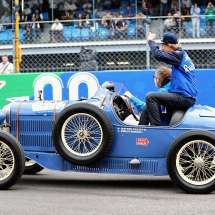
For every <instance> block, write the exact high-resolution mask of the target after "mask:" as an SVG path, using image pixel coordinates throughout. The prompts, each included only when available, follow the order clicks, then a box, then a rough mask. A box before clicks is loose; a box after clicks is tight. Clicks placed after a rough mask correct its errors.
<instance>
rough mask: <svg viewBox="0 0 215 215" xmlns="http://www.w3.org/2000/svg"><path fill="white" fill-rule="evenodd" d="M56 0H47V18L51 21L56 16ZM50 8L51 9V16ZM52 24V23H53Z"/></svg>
mask: <svg viewBox="0 0 215 215" xmlns="http://www.w3.org/2000/svg"><path fill="white" fill-rule="evenodd" d="M57 8H58V1H56V0H49V11H48V13H49V19H50V20H51V21H53V20H54V19H56V18H57V16H58V9H57ZM52 10H53V17H52ZM50 24H51V23H50ZM53 24H54V23H53Z"/></svg>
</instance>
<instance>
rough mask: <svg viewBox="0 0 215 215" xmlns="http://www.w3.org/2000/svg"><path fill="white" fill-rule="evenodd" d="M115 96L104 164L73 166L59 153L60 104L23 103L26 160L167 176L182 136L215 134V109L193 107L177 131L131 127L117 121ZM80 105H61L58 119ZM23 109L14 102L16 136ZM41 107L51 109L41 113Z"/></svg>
mask: <svg viewBox="0 0 215 215" xmlns="http://www.w3.org/2000/svg"><path fill="white" fill-rule="evenodd" d="M114 96H115V94H114V93H109V95H108V96H107V97H106V101H105V106H104V107H103V110H104V112H105V113H106V114H107V115H108V117H109V118H110V120H111V122H112V123H113V127H114V143H113V146H112V148H111V149H110V151H109V153H108V154H107V156H106V157H105V158H104V159H103V160H101V161H100V162H99V163H97V164H94V165H91V166H88V167H79V166H76V165H73V164H70V163H68V162H67V161H65V160H64V159H63V158H62V157H61V156H60V155H59V154H56V153H55V147H54V145H53V141H52V135H51V132H52V126H53V124H54V122H53V120H54V118H53V117H54V116H53V115H54V110H53V107H54V105H55V104H56V101H26V102H24V103H22V104H21V106H20V111H19V134H18V139H19V141H20V143H21V144H22V146H23V148H24V150H25V155H26V157H28V158H30V159H33V160H35V161H36V162H37V163H39V164H40V165H41V166H43V167H45V168H49V169H52V170H60V171H79V172H100V173H104V172H105V173H120V174H148V175H166V174H167V169H166V155H167V152H168V149H169V147H170V145H171V144H172V142H173V141H174V140H175V139H176V138H177V137H178V136H179V135H181V134H183V133H184V132H186V131H189V130H193V129H205V130H209V131H212V132H214V133H215V129H214V126H215V109H214V108H211V107H208V106H202V105H196V106H194V107H191V108H190V109H189V110H188V111H187V113H186V114H185V116H184V118H183V120H182V121H181V122H180V123H179V124H177V125H175V126H173V127H169V126H161V127H151V126H127V125H125V124H124V123H123V122H122V121H120V120H119V119H118V118H117V117H116V114H115V112H114V110H113V106H112V99H113V97H114ZM77 102H78V101H61V102H58V108H57V110H56V116H57V115H58V114H59V113H60V112H61V111H62V110H63V109H64V108H65V107H66V106H68V105H72V104H74V103H77ZM79 102H88V103H91V104H94V105H96V106H98V107H100V106H101V100H99V99H97V98H92V99H89V100H84V101H79ZM19 105H20V102H14V103H13V104H12V106H11V112H10V124H11V134H13V135H14V136H16V134H17V133H16V117H17V110H18V107H19ZM38 107H39V108H38ZM40 107H48V108H45V110H40ZM137 138H147V140H148V141H149V144H148V145H147V146H143V145H141V146H140V145H137V144H136V139H137ZM133 158H137V159H139V160H140V161H141V164H140V165H138V166H132V165H131V164H129V161H130V160H132V159H133Z"/></svg>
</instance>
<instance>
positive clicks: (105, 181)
mask: <svg viewBox="0 0 215 215" xmlns="http://www.w3.org/2000/svg"><path fill="white" fill-rule="evenodd" d="M214 199H215V192H213V193H211V194H208V195H189V194H186V193H184V192H183V191H181V190H180V189H179V188H177V187H176V186H175V185H174V184H173V183H172V182H171V180H170V178H169V177H151V176H150V177H149V176H128V175H107V174H91V173H88V174H85V173H74V172H73V173H72V172H57V171H48V170H43V171H41V172H40V173H38V174H36V175H23V177H22V178H21V180H20V181H19V182H18V183H17V184H16V185H14V186H13V187H12V188H10V189H9V190H5V191H0V208H1V209H0V215H14V214H17V215H34V214H35V215H36V214H37V215H40V214H42V215H49V214H50V215H55V214H59V215H64V214H66V215H67V214H68V215H70V214H71V215H85V214H86V215H106V214H107V215H115V214H120V215H121V214H122V215H124V214H126V215H127V214H129V215H130V214H134V215H139V214H140V215H142V214H147V215H151V214H152V215H162V214H170V215H173V214H174V215H175V214H180V215H186V214H195V215H200V214H201V215H203V214H204V215H212V214H213V215H214V214H215V209H214V207H213V206H214Z"/></svg>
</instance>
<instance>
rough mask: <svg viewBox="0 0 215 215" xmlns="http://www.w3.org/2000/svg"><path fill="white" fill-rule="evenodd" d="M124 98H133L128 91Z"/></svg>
mask: <svg viewBox="0 0 215 215" xmlns="http://www.w3.org/2000/svg"><path fill="white" fill-rule="evenodd" d="M124 96H125V97H128V98H129V99H130V98H131V97H132V96H133V95H132V94H131V93H130V92H129V91H126V92H125V93H124Z"/></svg>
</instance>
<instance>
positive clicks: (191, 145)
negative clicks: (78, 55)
mask: <svg viewBox="0 0 215 215" xmlns="http://www.w3.org/2000/svg"><path fill="white" fill-rule="evenodd" d="M125 91H126V88H125V87H124V85H123V84H121V83H114V82H111V81H109V82H105V83H104V84H103V85H101V86H100V87H99V89H98V90H97V92H96V94H95V95H94V96H93V97H92V98H91V99H86V98H80V99H79V100H78V101H42V100H41V99H40V98H41V96H39V100H38V101H15V102H12V103H10V104H8V105H6V106H5V107H4V108H3V110H2V111H3V112H4V113H5V115H6V119H5V124H4V126H6V127H7V128H6V129H7V131H8V133H9V134H8V137H9V138H7V139H9V140H7V139H5V137H4V136H6V135H7V133H6V132H5V131H2V132H1V133H0V149H1V151H0V188H1V189H5V188H8V187H10V186H12V185H13V184H14V183H15V182H16V181H17V180H18V179H19V178H20V177H21V175H22V173H23V159H26V161H27V162H26V165H25V173H30V174H34V173H37V172H39V171H41V170H42V169H43V168H48V169H51V170H59V171H77V172H93V173H115V174H139V175H155V176H162V175H168V174H169V176H170V177H171V179H172V181H173V182H174V183H175V184H176V185H177V186H178V187H180V188H181V189H182V190H184V191H185V192H187V193H199V194H201V193H209V192H212V191H214V190H215V109H214V108H212V107H209V106H202V105H196V106H194V107H191V108H190V109H188V110H187V111H182V110H177V111H175V112H174V113H173V114H172V115H171V116H169V115H168V114H167V115H166V117H165V114H166V113H163V115H162V123H163V126H160V127H152V126H150V125H149V126H140V125H137V123H135V119H134V120H133V121H134V123H133V125H131V124H132V123H130V125H128V124H126V119H127V118H128V117H131V116H134V118H136V114H135V113H134V111H133V109H132V107H131V105H130V104H129V101H128V102H127V101H126V100H125V98H124V96H123V95H124V92H125ZM7 125H10V127H8V126H7ZM14 137H16V139H15V138H14ZM18 141H19V142H20V143H21V146H22V147H20V145H19V143H18ZM11 142H12V143H13V144H11ZM14 145H15V146H16V147H15V149H14ZM22 148H23V149H24V155H23V152H22ZM12 158H13V159H12ZM18 172H19V174H18ZM17 175H18V176H17Z"/></svg>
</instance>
